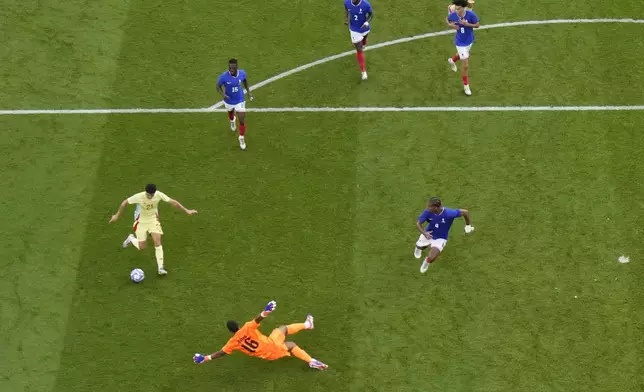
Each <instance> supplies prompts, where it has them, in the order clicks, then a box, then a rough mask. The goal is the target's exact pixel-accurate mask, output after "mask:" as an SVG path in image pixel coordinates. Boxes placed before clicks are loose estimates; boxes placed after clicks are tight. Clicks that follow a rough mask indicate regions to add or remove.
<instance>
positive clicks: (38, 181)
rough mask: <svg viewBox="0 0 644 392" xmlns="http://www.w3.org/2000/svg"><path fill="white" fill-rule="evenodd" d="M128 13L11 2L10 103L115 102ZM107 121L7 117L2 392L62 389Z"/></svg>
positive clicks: (117, 8) (0, 288)
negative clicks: (60, 375) (60, 374)
mask: <svg viewBox="0 0 644 392" xmlns="http://www.w3.org/2000/svg"><path fill="white" fill-rule="evenodd" d="M96 15H100V17H98V18H97V17H96ZM126 15H127V4H122V5H114V4H110V5H106V4H85V2H80V1H71V2H66V3H65V4H61V3H59V2H40V3H39V4H38V6H37V7H36V6H33V5H29V4H24V3H15V4H7V5H6V6H5V7H4V8H3V20H4V22H5V23H3V25H4V26H10V27H11V31H8V32H7V34H5V45H3V49H2V50H3V52H5V53H10V54H7V56H3V57H5V58H6V61H4V62H3V64H2V66H1V68H2V72H3V75H4V78H3V80H4V82H5V83H4V88H3V89H2V92H1V93H0V101H1V102H3V103H2V106H5V105H9V106H23V105H37V106H41V105H43V104H46V103H49V104H51V102H52V101H56V102H58V103H63V102H76V103H78V96H82V97H83V99H84V102H86V103H89V104H90V105H92V106H96V105H100V106H104V105H107V104H108V103H106V102H105V100H104V97H105V96H107V95H109V90H110V87H111V81H112V79H111V77H112V75H113V71H114V66H115V63H114V56H115V55H116V53H117V52H118V50H119V49H120V44H121V41H120V38H121V37H120V30H119V26H120V25H121V24H122V22H123V20H124V18H125V17H126ZM72 97H73V99H71V98H72ZM105 121H106V117H105V116H96V117H91V118H90V117H84V118H81V117H77V118H59V117H56V116H43V117H39V118H21V119H17V118H16V119H6V120H5V121H3V129H4V130H5V131H6V132H3V133H2V135H0V144H1V145H2V151H3V152H4V153H3V155H2V157H1V158H0V161H2V164H0V167H1V168H2V169H0V172H1V173H2V178H3V195H4V202H3V205H2V210H3V217H4V218H3V223H2V224H1V225H2V227H3V230H2V231H3V233H5V235H4V236H3V240H2V241H3V246H2V247H1V248H2V250H1V251H0V253H1V254H2V255H1V257H0V259H1V260H2V271H3V272H2V275H1V276H2V278H1V280H2V284H0V292H1V293H2V294H1V297H2V311H1V312H0V313H1V314H2V331H1V332H2V333H1V335H2V336H3V342H2V348H1V349H0V351H2V353H3V355H2V357H3V361H2V365H1V366H0V368H1V369H2V370H1V371H0V373H1V374H2V377H1V378H0V390H10V391H23V390H25V391H31V390H38V391H47V390H51V388H52V387H53V385H54V384H55V381H56V376H57V370H58V367H59V361H60V350H61V348H62V346H63V340H64V334H65V329H66V327H67V319H68V310H69V303H70V301H71V295H72V288H73V285H71V283H72V282H73V281H74V280H75V278H76V272H77V268H78V261H79V257H80V252H79V249H80V247H81V246H82V243H83V241H84V240H85V219H86V218H88V216H89V214H90V211H89V209H88V208H87V204H88V202H89V200H90V199H91V190H90V187H91V184H92V181H93V180H94V179H95V176H94V175H95V168H96V164H97V163H98V160H99V157H100V154H101V148H102V140H103V134H101V133H100V132H99V134H95V132H91V131H90V132H88V130H95V129H100V128H101V126H102V125H103V124H104V122H105ZM35 353H39V354H35Z"/></svg>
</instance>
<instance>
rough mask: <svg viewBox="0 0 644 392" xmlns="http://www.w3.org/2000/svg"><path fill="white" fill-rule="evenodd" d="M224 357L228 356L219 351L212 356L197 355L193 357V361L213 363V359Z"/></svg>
mask: <svg viewBox="0 0 644 392" xmlns="http://www.w3.org/2000/svg"><path fill="white" fill-rule="evenodd" d="M224 355H226V353H225V352H223V351H221V350H219V351H217V352H216V353H212V354H210V355H201V354H195V356H194V357H192V360H193V361H194V362H195V363H204V362H208V361H212V360H213V359H217V358H221V357H223V356H224Z"/></svg>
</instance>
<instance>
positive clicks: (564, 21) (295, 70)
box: [211, 18, 644, 109]
mask: <svg viewBox="0 0 644 392" xmlns="http://www.w3.org/2000/svg"><path fill="white" fill-rule="evenodd" d="M573 23H644V19H630V18H628V19H609V18H601V19H550V20H526V21H521V22H506V23H496V24H491V25H484V26H481V27H480V28H478V29H477V30H488V29H498V28H502V27H516V26H530V25H548V24H573ZM454 33H455V31H454V30H444V31H437V32H433V33H426V34H420V35H414V36H411V37H406V38H400V39H395V40H393V41H387V42H381V43H379V44H375V45H369V46H367V48H366V49H365V51H370V50H375V49H379V48H384V47H386V46H391V45H398V44H403V43H406V42H411V41H416V40H419V39H425V38H431V37H438V36H441V35H448V34H454ZM353 54H355V50H348V51H346V52H343V53H339V54H336V55H333V56H329V57H324V58H322V59H320V60H317V61H314V62H312V63H308V64H304V65H301V66H299V67H297V68H293V69H291V70H288V71H286V72H282V73H281V74H278V75H275V76H273V77H270V78H268V79H266V80H262V81H261V82H259V83H257V84H254V85H252V86H250V90H251V91H255V90H257V89H258V88H260V87H263V86H266V85H267V84H269V83H273V82H276V81H278V80H280V79H284V78H285V77H288V76H291V75H293V74H296V73H298V72H302V71H305V70H307V69H309V68H313V67H315V66H317V65H321V64H325V63H328V62H330V61H333V60H337V59H339V58H342V57H347V56H351V55H353ZM223 105H224V102H223V101H219V102H217V103H216V104H214V105H213V106H211V108H214V109H217V108H220V107H222V106H223Z"/></svg>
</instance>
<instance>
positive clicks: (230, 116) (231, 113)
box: [228, 109, 237, 132]
mask: <svg viewBox="0 0 644 392" xmlns="http://www.w3.org/2000/svg"><path fill="white" fill-rule="evenodd" d="M228 120H229V121H230V130H231V131H233V132H235V131H236V130H237V121H235V120H236V119H235V109H233V110H230V111H228Z"/></svg>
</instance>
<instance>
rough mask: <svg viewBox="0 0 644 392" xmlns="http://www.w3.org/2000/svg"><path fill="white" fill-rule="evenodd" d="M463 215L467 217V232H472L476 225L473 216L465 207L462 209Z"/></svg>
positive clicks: (464, 217)
mask: <svg viewBox="0 0 644 392" xmlns="http://www.w3.org/2000/svg"><path fill="white" fill-rule="evenodd" d="M460 211H461V216H462V217H463V219H465V232H466V233H471V232H473V231H474V226H472V218H471V216H470V212H469V211H468V210H465V209H461V210H460Z"/></svg>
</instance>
